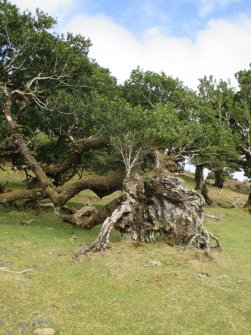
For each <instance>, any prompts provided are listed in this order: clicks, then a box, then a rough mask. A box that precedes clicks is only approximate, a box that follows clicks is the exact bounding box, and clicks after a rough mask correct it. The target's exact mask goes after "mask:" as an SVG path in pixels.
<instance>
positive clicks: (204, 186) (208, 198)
mask: <svg viewBox="0 0 251 335" xmlns="http://www.w3.org/2000/svg"><path fill="white" fill-rule="evenodd" d="M201 194H202V195H203V197H204V199H205V201H206V203H207V204H208V205H209V206H211V205H212V203H213V200H212V199H211V198H210V197H209V195H208V188H207V185H206V184H203V186H202V189H201Z"/></svg>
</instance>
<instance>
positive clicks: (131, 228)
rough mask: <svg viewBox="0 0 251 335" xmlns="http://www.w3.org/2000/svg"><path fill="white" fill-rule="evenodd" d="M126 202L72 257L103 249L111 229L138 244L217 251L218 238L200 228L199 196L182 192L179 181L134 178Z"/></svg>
mask: <svg viewBox="0 0 251 335" xmlns="http://www.w3.org/2000/svg"><path fill="white" fill-rule="evenodd" d="M125 197H126V199H125V200H124V201H123V202H122V203H120V204H119V205H118V207H117V208H116V209H115V210H114V211H113V212H112V214H111V215H110V216H109V217H107V218H106V219H105V220H104V222H103V224H102V228H101V231H100V233H99V235H98V237H97V238H96V239H95V241H93V243H91V244H90V245H89V246H85V247H83V248H81V249H80V250H79V251H78V252H77V253H76V256H80V255H82V254H84V253H86V252H90V251H100V250H105V249H106V248H107V247H108V246H109V236H110V233H111V230H112V229H113V227H115V228H116V229H118V230H119V231H120V232H121V234H122V235H123V236H125V237H127V238H128V239H131V240H134V241H140V242H146V243H151V242H156V241H158V240H163V241H165V242H166V243H167V244H169V245H182V246H186V247H195V248H198V249H203V250H206V251H210V250H211V249H212V248H218V249H220V248H221V247H220V243H219V239H218V237H217V236H216V235H214V234H213V233H211V232H209V231H208V230H207V229H206V228H205V227H204V225H203V215H204V210H203V205H204V199H203V197H202V196H201V195H200V194H199V193H198V192H196V191H194V190H188V189H185V188H184V187H183V186H182V184H181V181H180V180H179V179H177V178H175V177H172V176H170V175H167V174H166V173H165V174H161V175H159V176H155V177H153V178H151V179H150V180H149V179H147V180H145V181H144V180H143V178H135V179H133V180H130V182H129V183H128V184H127V192H126V193H125Z"/></svg>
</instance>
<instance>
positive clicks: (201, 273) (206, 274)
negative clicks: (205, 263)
mask: <svg viewBox="0 0 251 335" xmlns="http://www.w3.org/2000/svg"><path fill="white" fill-rule="evenodd" d="M197 276H198V277H199V278H205V277H209V274H208V273H207V272H199V273H197Z"/></svg>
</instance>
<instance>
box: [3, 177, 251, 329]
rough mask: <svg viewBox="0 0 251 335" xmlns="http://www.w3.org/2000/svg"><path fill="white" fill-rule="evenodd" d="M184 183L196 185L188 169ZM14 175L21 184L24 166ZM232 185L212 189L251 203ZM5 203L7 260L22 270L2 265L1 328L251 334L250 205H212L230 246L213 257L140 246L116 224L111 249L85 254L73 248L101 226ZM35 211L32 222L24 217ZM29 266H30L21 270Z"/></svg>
mask: <svg viewBox="0 0 251 335" xmlns="http://www.w3.org/2000/svg"><path fill="white" fill-rule="evenodd" d="M185 182H186V184H188V185H190V186H192V180H191V178H190V177H189V176H186V177H185ZM12 183H13V184H19V185H21V184H20V176H19V175H18V174H16V175H15V178H13V181H12ZM233 183H234V182H229V185H228V186H227V188H226V189H224V191H223V192H221V193H219V191H218V190H217V189H215V188H213V187H210V191H211V194H212V196H213V198H214V199H217V197H221V199H223V200H224V199H228V200H229V199H230V198H231V200H232V201H234V199H235V197H236V198H238V197H242V195H243V201H244V200H245V197H246V195H245V194H244V193H239V191H240V187H238V188H237V191H238V192H237V191H236V188H235V187H234V185H233ZM20 187H21V186H20ZM87 195H89V193H85V194H81V195H79V196H78V197H77V198H76V199H74V201H75V203H78V202H81V201H84V199H86V197H87ZM93 201H94V203H95V204H97V205H98V206H101V205H102V204H103V201H100V200H98V199H96V198H94V197H93ZM106 201H108V200H107V199H106ZM241 201H242V200H241ZM0 210H1V216H0V232H1V233H0V268H2V269H3V268H5V269H8V270H11V271H14V272H2V271H0V334H1V335H18V334H33V331H34V330H35V329H36V328H53V329H54V330H55V334H58V335H59V334H61V335H85V334H86V335H113V334H114V335H115V334H116V335H123V334H129V335H134V334H135V335H139V334H140V335H143V334H144V335H157V334H163V335H190V334H191V335H192V334H193V335H202V334H205V335H207V334H210V335H211V334H212V335H221V334H224V335H233V334H236V335H250V334H251V216H250V214H248V213H247V212H246V211H244V210H243V209H239V208H233V209H226V208H220V207H218V206H216V205H215V206H213V207H212V208H206V211H207V213H209V214H214V215H218V216H221V217H222V221H220V222H216V221H214V220H211V219H207V222H206V225H207V227H208V229H209V230H211V231H213V232H215V233H217V234H218V235H219V236H220V240H221V243H222V246H223V249H224V251H223V252H221V253H220V252H214V253H213V254H212V257H207V255H204V254H203V253H202V252H198V251H192V250H186V251H184V250H181V249H177V248H171V247H168V246H166V245H164V244H158V245H137V244H133V243H131V242H127V241H123V240H121V239H120V236H119V234H118V233H117V232H114V233H113V237H112V241H113V245H112V249H110V250H109V251H107V252H106V253H104V254H93V255H89V256H86V257H85V258H83V259H82V260H81V261H76V260H74V259H73V258H72V255H73V252H74V251H76V250H77V249H78V248H79V246H80V245H83V244H85V243H88V242H90V241H91V240H92V239H93V238H94V237H95V236H96V234H97V232H98V230H99V227H96V228H95V229H93V230H90V231H84V230H82V229H80V228H77V227H72V226H70V225H67V224H63V223H61V222H59V221H57V219H56V218H55V217H54V216H53V215H52V214H51V213H49V212H47V213H46V212H43V213H40V214H39V215H36V214H37V213H35V212H32V211H21V210H18V209H13V208H10V207H1V208H0ZM28 219H33V221H32V223H31V225H29V226H27V227H24V226H21V225H20V221H22V220H28ZM73 235H74V236H75V237H76V238H75V239H73V238H72V236H73ZM27 269H32V271H31V272H26V273H21V274H18V273H16V272H19V271H23V270H27Z"/></svg>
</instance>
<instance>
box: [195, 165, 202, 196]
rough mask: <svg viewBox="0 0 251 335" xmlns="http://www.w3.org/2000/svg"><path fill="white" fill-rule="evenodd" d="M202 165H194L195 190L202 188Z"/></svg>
mask: <svg viewBox="0 0 251 335" xmlns="http://www.w3.org/2000/svg"><path fill="white" fill-rule="evenodd" d="M203 169H204V167H203V165H196V168H195V175H194V178H195V190H202V187H203V183H204V176H203Z"/></svg>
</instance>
